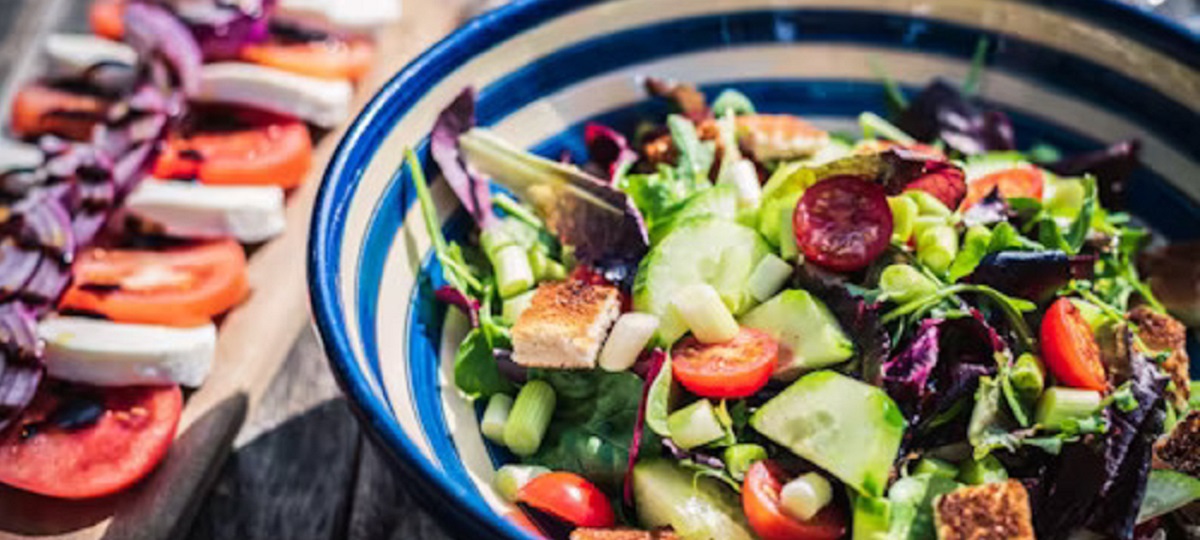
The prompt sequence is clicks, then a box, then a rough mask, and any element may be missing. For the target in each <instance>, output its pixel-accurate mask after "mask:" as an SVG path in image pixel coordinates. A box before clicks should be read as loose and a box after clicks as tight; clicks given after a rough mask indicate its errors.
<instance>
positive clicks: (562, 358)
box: [512, 281, 621, 369]
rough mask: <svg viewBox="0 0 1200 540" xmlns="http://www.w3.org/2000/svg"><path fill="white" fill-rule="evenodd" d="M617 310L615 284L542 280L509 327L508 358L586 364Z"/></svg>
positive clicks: (584, 366) (527, 363) (560, 365)
mask: <svg viewBox="0 0 1200 540" xmlns="http://www.w3.org/2000/svg"><path fill="white" fill-rule="evenodd" d="M620 314H621V294H620V292H618V291H617V289H616V288H615V287H611V286H608V285H591V284H587V283H582V282H578V281H566V282H556V283H544V284H542V285H540V286H539V287H538V289H537V291H536V292H534V294H533V299H532V300H530V302H529V307H528V308H526V309H525V311H524V312H522V313H521V316H520V317H518V318H517V322H516V324H515V325H513V328H512V344H513V361H514V362H516V363H518V364H520V365H522V366H529V367H547V368H566V369H591V368H594V367H596V356H597V355H598V354H599V352H600V346H601V345H603V344H604V338H605V336H606V335H607V334H608V330H609V328H610V327H612V325H613V322H614V321H616V320H617V317H618V316H619V315H620Z"/></svg>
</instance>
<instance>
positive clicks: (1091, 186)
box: [1065, 176, 1096, 255]
mask: <svg viewBox="0 0 1200 540" xmlns="http://www.w3.org/2000/svg"><path fill="white" fill-rule="evenodd" d="M1083 189H1084V195H1083V206H1082V207H1080V208H1079V215H1078V216H1076V217H1075V221H1073V222H1071V226H1070V228H1068V229H1067V234H1066V237H1065V241H1066V242H1065V244H1066V246H1067V247H1068V248H1069V249H1067V250H1066V251H1067V253H1068V254H1071V255H1074V254H1076V253H1079V250H1080V248H1082V247H1083V242H1084V240H1087V234H1088V230H1090V229H1091V228H1092V217H1093V215H1094V214H1095V213H1096V179H1095V178H1092V177H1091V176H1085V177H1084V178H1083Z"/></svg>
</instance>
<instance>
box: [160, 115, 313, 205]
mask: <svg viewBox="0 0 1200 540" xmlns="http://www.w3.org/2000/svg"><path fill="white" fill-rule="evenodd" d="M311 163H312V139H311V138H310V137H309V135H308V127H307V126H305V125H304V123H303V122H300V121H299V120H291V119H283V118H278V117H276V118H274V119H271V120H268V121H267V123H265V124H261V125H257V126H255V127H249V128H239V129H234V130H229V131H219V132H204V131H200V132H198V133H195V134H177V133H176V134H172V135H171V136H170V137H169V138H168V139H167V142H166V145H165V147H164V148H163V151H162V152H161V153H160V154H159V156H158V159H157V160H156V161H155V162H154V175H155V176H157V177H159V178H177V179H190V178H196V179H198V180H200V181H201V182H202V183H205V184H219V185H228V184H233V185H274V186H280V187H282V188H284V189H288V188H294V187H296V186H298V185H300V183H301V182H303V181H304V177H305V175H307V174H308V169H309V166H310V165H311Z"/></svg>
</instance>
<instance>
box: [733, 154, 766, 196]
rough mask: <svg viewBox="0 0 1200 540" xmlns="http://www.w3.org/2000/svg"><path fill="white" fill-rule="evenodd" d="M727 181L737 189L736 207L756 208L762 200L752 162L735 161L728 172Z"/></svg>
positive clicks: (760, 186)
mask: <svg viewBox="0 0 1200 540" xmlns="http://www.w3.org/2000/svg"><path fill="white" fill-rule="evenodd" d="M729 181H730V183H732V184H733V185H734V187H737V191H738V206H740V207H742V208H756V207H758V203H759V201H761V200H762V185H761V184H759V183H758V169H755V168H754V162H752V161H750V160H748V159H739V160H737V162H735V163H734V164H733V165H732V166H731V168H730V170H729Z"/></svg>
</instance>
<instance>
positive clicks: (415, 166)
mask: <svg viewBox="0 0 1200 540" xmlns="http://www.w3.org/2000/svg"><path fill="white" fill-rule="evenodd" d="M404 157H405V163H406V164H407V165H408V170H409V172H411V173H412V179H413V187H415V188H416V190H417V201H418V202H419V203H420V204H421V216H422V217H423V218H424V219H425V229H426V230H428V231H429V237H430V239H431V240H432V242H433V252H434V254H435V256H436V257H437V259H438V262H439V263H441V265H442V273H443V274H444V276H445V278H446V281H447V282H448V283H450V285H451V286H452V287H454V288H455V289H458V290H459V291H460V292H462V293H463V294H467V293H468V292H469V291H471V290H474V291H479V292H482V291H483V284H482V283H480V281H479V279H478V278H476V277H475V276H474V275H472V273H471V270H470V269H469V268H468V267H467V266H466V264H464V263H463V262H462V257H461V254H460V255H459V257H458V258H457V259H456V258H455V257H453V256H452V254H451V252H450V251H449V247H448V244H447V243H446V237H445V236H444V235H443V234H442V228H441V221H440V220H439V219H438V215H437V207H436V206H435V205H434V203H433V196H432V195H430V193H429V184H428V182H427V181H426V180H425V172H424V171H422V170H421V164H420V163H419V162H417V155H416V154H415V153H413V151H412V149H411V148H407V149H405V150H404Z"/></svg>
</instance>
